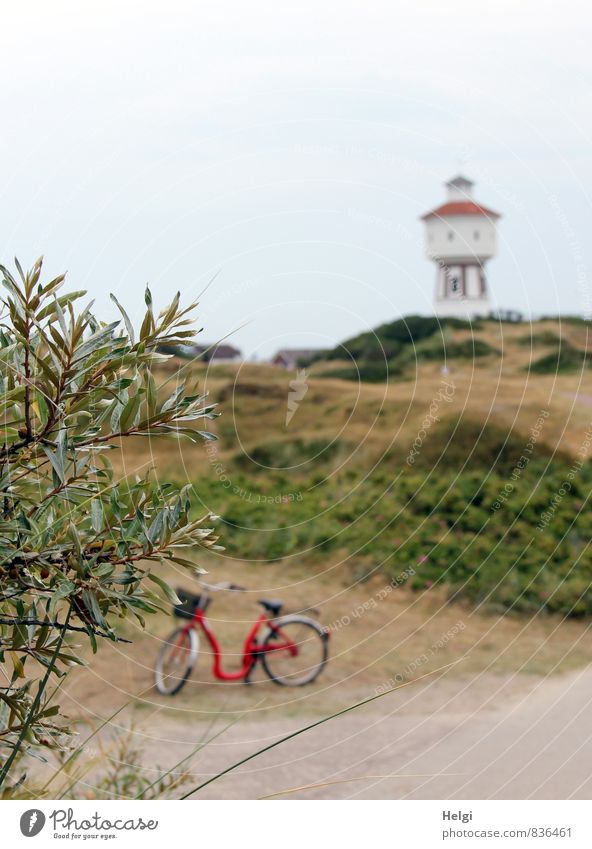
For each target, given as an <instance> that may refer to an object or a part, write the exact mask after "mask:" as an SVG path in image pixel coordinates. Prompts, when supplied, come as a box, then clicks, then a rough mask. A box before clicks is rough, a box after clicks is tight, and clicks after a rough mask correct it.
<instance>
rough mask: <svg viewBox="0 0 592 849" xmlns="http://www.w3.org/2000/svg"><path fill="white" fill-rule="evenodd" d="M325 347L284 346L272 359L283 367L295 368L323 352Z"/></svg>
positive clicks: (272, 361)
mask: <svg viewBox="0 0 592 849" xmlns="http://www.w3.org/2000/svg"><path fill="white" fill-rule="evenodd" d="M324 350H325V349H324V348H282V350H281V351H278V352H277V354H275V356H273V357H272V359H271V364H272V365H274V366H280V367H281V368H287V369H295V368H298V366H302V365H303V364H306V363H307V362H309V361H310V360H312V359H313V358H314V357H316V356H318V355H319V354H322V353H323V352H324Z"/></svg>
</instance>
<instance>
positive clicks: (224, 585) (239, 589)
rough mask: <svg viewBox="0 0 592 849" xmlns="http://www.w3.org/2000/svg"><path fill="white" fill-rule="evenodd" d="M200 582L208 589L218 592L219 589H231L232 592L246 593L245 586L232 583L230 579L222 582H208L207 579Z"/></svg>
mask: <svg viewBox="0 0 592 849" xmlns="http://www.w3.org/2000/svg"><path fill="white" fill-rule="evenodd" d="M198 583H199V584H200V585H201V586H202V587H205V589H206V590H211V591H212V592H217V591H218V590H229V591H231V592H237V593H245V592H246V589H245V587H239V586H238V584H232V583H231V582H230V581H225V582H224V583H222V584H206V582H205V581H198Z"/></svg>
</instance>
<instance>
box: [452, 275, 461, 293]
mask: <svg viewBox="0 0 592 849" xmlns="http://www.w3.org/2000/svg"><path fill="white" fill-rule="evenodd" d="M450 290H451V291H452V292H460V284H459V280H458V277H453V278H452V280H451V281H450Z"/></svg>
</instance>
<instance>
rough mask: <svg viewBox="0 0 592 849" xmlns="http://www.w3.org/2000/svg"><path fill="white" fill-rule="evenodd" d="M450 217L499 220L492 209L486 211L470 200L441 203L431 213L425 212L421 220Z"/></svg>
mask: <svg viewBox="0 0 592 849" xmlns="http://www.w3.org/2000/svg"><path fill="white" fill-rule="evenodd" d="M452 215H484V216H486V217H487V218H500V217H501V216H500V214H499V212H494V211H493V210H492V209H487V207H486V206H481V205H480V204H478V203H475V201H472V200H451V201H448V203H443V204H442V206H438V207H437V208H436V209H432V211H431V212H426V214H425V215H422V216H421V217H422V219H423V220H424V221H425V219H426V218H436V217H437V218H448V217H450V216H452Z"/></svg>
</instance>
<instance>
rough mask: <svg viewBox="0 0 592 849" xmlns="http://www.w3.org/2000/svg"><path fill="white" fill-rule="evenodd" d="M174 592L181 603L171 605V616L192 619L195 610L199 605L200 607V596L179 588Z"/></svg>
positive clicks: (201, 600)
mask: <svg viewBox="0 0 592 849" xmlns="http://www.w3.org/2000/svg"><path fill="white" fill-rule="evenodd" d="M176 592H177V595H178V596H179V598H180V600H181V603H180V604H175V605H173V616H176V617H177V619H193V617H194V616H195V611H196V610H197V609H198V608H199V607H202V602H203V599H202V597H201V596H200V595H193V593H190V592H187V590H182V589H179V588H177V590H176Z"/></svg>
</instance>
